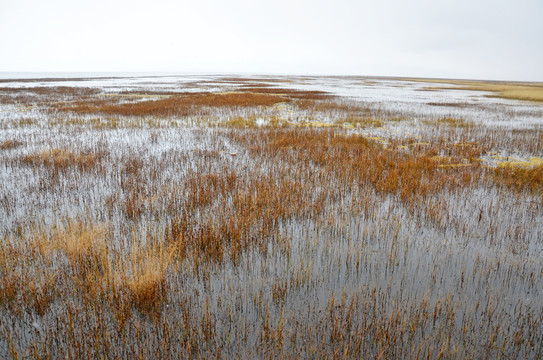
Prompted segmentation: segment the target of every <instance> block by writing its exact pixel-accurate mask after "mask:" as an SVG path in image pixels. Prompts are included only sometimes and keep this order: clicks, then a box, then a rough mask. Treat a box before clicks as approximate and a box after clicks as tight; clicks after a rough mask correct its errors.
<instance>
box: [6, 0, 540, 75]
mask: <svg viewBox="0 0 543 360" xmlns="http://www.w3.org/2000/svg"><path fill="white" fill-rule="evenodd" d="M0 71H12V72H14V71H71V72H74V71H89V72H96V71H168V72H172V71H173V72H183V73H186V72H210V73H211V72H212V73H216V72H243V73H287V74H290V73H292V74H353V75H383V76H420V77H452V78H477V79H503V80H528V81H543V0H508V1H506V0H479V1H478V0H439V1H436V0H414V1H402V0H384V1H365V0H359V1H349V0H335V1H332V0H329V1H321V0H299V1H296V0H275V1H249V0H229V1H227V0H200V1H173V0H152V1H142V0H120V1H116V0H95V1H77V0H48V1H43V0H0Z"/></svg>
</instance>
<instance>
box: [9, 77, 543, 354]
mask: <svg viewBox="0 0 543 360" xmlns="http://www.w3.org/2000/svg"><path fill="white" fill-rule="evenodd" d="M463 86H464V87H463ZM470 86H472V85H471V84H470ZM531 86H533V87H535V88H538V89H539V91H540V90H541V89H540V87H541V86H540V84H539V85H538V84H528V85H526V84H524V85H522V89H525V88H530V87H531ZM517 87H519V86H517ZM487 88H488V89H491V90H492V89H493V88H491V87H488V86H487V87H486V88H485V87H482V86H481V87H480V88H479V87H476V88H473V86H472V88H465V84H458V83H456V84H455V83H451V84H449V85H447V86H444V84H443V83H436V82H425V81H421V80H418V79H410V80H408V79H391V78H364V77H301V76H243V77H238V76H223V75H213V76H204V75H201V76H168V77H166V76H164V77H152V76H148V77H134V78H121V77H111V78H77V79H74V78H67V79H34V80H33V79H24V80H13V79H6V80H0V178H1V181H0V358H40V359H41V358H108V359H109V358H111V359H114V358H115V359H116V358H123V359H132V358H172V359H178V358H226V359H230V358H294V357H296V358H304V359H305V358H307V359H313V358H353V359H360V358H367V359H376V358H382V359H419V358H430V359H434V358H454V359H470V358H478V359H481V358H485V359H540V358H542V357H543V280H542V279H543V104H542V103H541V102H530V101H523V100H516V99H511V98H502V97H500V94H501V93H499V92H498V90H495V91H494V90H492V91H483V90H481V89H487Z"/></svg>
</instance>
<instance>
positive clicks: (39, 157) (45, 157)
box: [20, 148, 103, 170]
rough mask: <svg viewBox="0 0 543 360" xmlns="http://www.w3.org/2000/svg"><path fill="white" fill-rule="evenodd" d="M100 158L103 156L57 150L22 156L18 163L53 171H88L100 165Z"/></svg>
mask: <svg viewBox="0 0 543 360" xmlns="http://www.w3.org/2000/svg"><path fill="white" fill-rule="evenodd" d="M102 156H103V154H84V153H79V154H78V153H74V152H71V151H69V150H66V149H61V148H57V149H51V150H44V151H40V152H36V153H32V154H28V155H24V156H22V157H21V158H20V161H21V162H22V163H23V164H25V165H31V166H45V167H50V168H52V169H55V170H64V169H66V168H69V167H75V168H77V169H79V170H89V169H91V168H93V167H95V166H98V165H99V164H100V162H101V159H102Z"/></svg>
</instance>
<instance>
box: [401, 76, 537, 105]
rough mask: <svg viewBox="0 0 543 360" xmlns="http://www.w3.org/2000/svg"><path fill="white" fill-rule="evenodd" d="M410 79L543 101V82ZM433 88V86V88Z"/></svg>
mask: <svg viewBox="0 0 543 360" xmlns="http://www.w3.org/2000/svg"><path fill="white" fill-rule="evenodd" d="M404 80H408V81H418V82H428V83H439V84H453V85H460V87H436V88H433V89H436V90H440V89H444V90H448V89H461V90H474V91H490V92H494V93H496V95H495V96H496V97H500V98H504V99H512V100H527V101H543V83H529V82H495V81H482V80H481V81H479V80H452V79H450V80H449V79H404ZM431 89H432V88H431Z"/></svg>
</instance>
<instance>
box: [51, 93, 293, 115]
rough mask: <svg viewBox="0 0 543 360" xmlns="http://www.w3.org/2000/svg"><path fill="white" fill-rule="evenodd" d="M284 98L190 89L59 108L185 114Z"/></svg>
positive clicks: (131, 113)
mask: <svg viewBox="0 0 543 360" xmlns="http://www.w3.org/2000/svg"><path fill="white" fill-rule="evenodd" d="M282 101H284V99H283V98H281V97H279V96H275V95H268V94H254V93H196V94H193V93H191V94H190V95H185V96H175V97H171V98H167V99H159V100H147V101H140V102H136V103H122V104H118V103H108V102H106V101H103V100H97V101H92V102H85V101H82V102H78V103H74V104H69V105H68V106H60V107H58V108H57V109H58V110H61V111H70V112H75V113H81V114H90V113H99V114H107V115H122V116H165V117H168V116H187V115H191V114H198V113H205V112H206V108H213V107H215V108H217V107H218V108H226V107H231V108H235V107H258V106H271V105H274V104H277V103H279V102H282Z"/></svg>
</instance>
